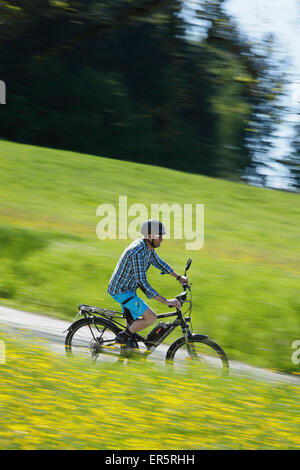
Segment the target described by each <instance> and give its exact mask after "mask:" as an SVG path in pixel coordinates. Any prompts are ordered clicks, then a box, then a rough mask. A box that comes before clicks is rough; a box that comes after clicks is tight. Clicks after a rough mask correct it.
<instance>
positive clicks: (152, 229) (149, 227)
mask: <svg viewBox="0 0 300 470" xmlns="http://www.w3.org/2000/svg"><path fill="white" fill-rule="evenodd" d="M166 233H167V232H166V229H165V227H164V225H163V224H162V222H159V220H155V219H150V220H145V222H143V223H142V225H141V234H142V235H143V237H144V238H145V239H147V240H149V242H150V243H151V244H152V246H153V240H154V239H157V238H162V236H163V235H165V234H166ZM148 235H150V237H149V236H148Z"/></svg>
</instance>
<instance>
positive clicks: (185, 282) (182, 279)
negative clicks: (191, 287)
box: [178, 276, 189, 285]
mask: <svg viewBox="0 0 300 470" xmlns="http://www.w3.org/2000/svg"><path fill="white" fill-rule="evenodd" d="M178 282H180V284H182V285H183V284H188V283H189V280H188V278H187V277H186V276H180V278H179V279H178Z"/></svg>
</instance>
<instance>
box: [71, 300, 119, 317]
mask: <svg viewBox="0 0 300 470" xmlns="http://www.w3.org/2000/svg"><path fill="white" fill-rule="evenodd" d="M95 314H96V315H103V316H104V317H107V318H109V319H112V318H113V317H114V316H115V315H117V318H124V314H123V313H121V312H118V311H117V310H111V309H108V308H101V307H93V306H92V305H86V304H79V312H78V313H77V315H76V318H77V316H78V315H95Z"/></svg>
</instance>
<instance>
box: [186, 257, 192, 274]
mask: <svg viewBox="0 0 300 470" xmlns="http://www.w3.org/2000/svg"><path fill="white" fill-rule="evenodd" d="M191 264H192V258H189V259H188V260H187V263H186V266H185V273H186V272H187V270H188V269H189V267H190V266H191Z"/></svg>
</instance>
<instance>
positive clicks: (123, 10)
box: [0, 0, 297, 180]
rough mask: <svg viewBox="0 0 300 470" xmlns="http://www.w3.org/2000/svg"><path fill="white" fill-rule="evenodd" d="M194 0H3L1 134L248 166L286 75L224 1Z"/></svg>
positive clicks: (113, 153) (112, 152) (175, 160)
mask: <svg viewBox="0 0 300 470" xmlns="http://www.w3.org/2000/svg"><path fill="white" fill-rule="evenodd" d="M195 3H196V6H197V5H198V3H199V5H198V8H196V9H194V10H193V13H194V14H193V18H191V16H190V15H188V14H187V11H188V2H187V3H185V2H182V1H180V0H156V1H155V0H152V1H151V0H148V1H146V0H140V1H130V0H105V1H102V0H96V1H95V0H93V1H91V0H69V1H51V0H18V1H17V0H15V1H2V0H1V1H0V79H1V80H4V81H5V83H6V87H7V104H6V105H5V106H1V108H0V137H1V138H4V139H9V140H13V141H17V142H24V143H30V144H36V145H41V146H47V147H53V148H60V149H69V150H74V151H77V152H84V153H89V154H94V155H101V156H106V157H111V158H118V159H124V160H130V161H136V162H143V163H149V164H154V165H161V166H168V167H170V168H174V169H179V170H183V171H188V172H194V173H199V174H205V175H209V176H214V177H221V178H226V179H231V180H241V179H243V178H244V176H245V173H247V174H248V175H249V174H251V173H252V174H255V172H256V166H255V163H254V161H255V159H254V154H255V151H256V150H257V148H259V149H260V152H261V153H263V152H264V151H266V150H268V148H269V145H270V144H269V139H268V137H269V136H270V135H272V132H273V131H274V125H275V124H276V122H277V121H278V119H279V118H280V109H279V107H278V105H277V104H276V103H277V101H276V98H277V96H278V94H280V93H281V90H282V87H283V86H284V80H283V77H281V76H280V75H279V74H277V73H276V71H274V68H272V67H271V66H270V63H269V61H268V53H267V51H268V48H269V47H271V44H266V47H265V48H262V49H261V51H265V52H261V53H260V54H259V55H258V54H257V53H255V52H254V51H253V48H252V45H251V43H249V41H248V40H247V38H244V37H242V36H241V34H240V33H239V31H238V29H237V27H236V25H235V24H234V22H233V21H232V20H231V18H229V17H228V16H226V15H225V14H224V11H223V9H222V1H202V2H198V3H197V2H194V6H195ZM195 19H196V20H197V22H195ZM191 26H192V27H193V30H194V31H195V29H196V30H197V28H198V30H199V34H196V35H195V36H191V34H189V31H190V28H191ZM270 42H271V40H270ZM293 158H297V156H296V157H295V155H294V156H293Z"/></svg>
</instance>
